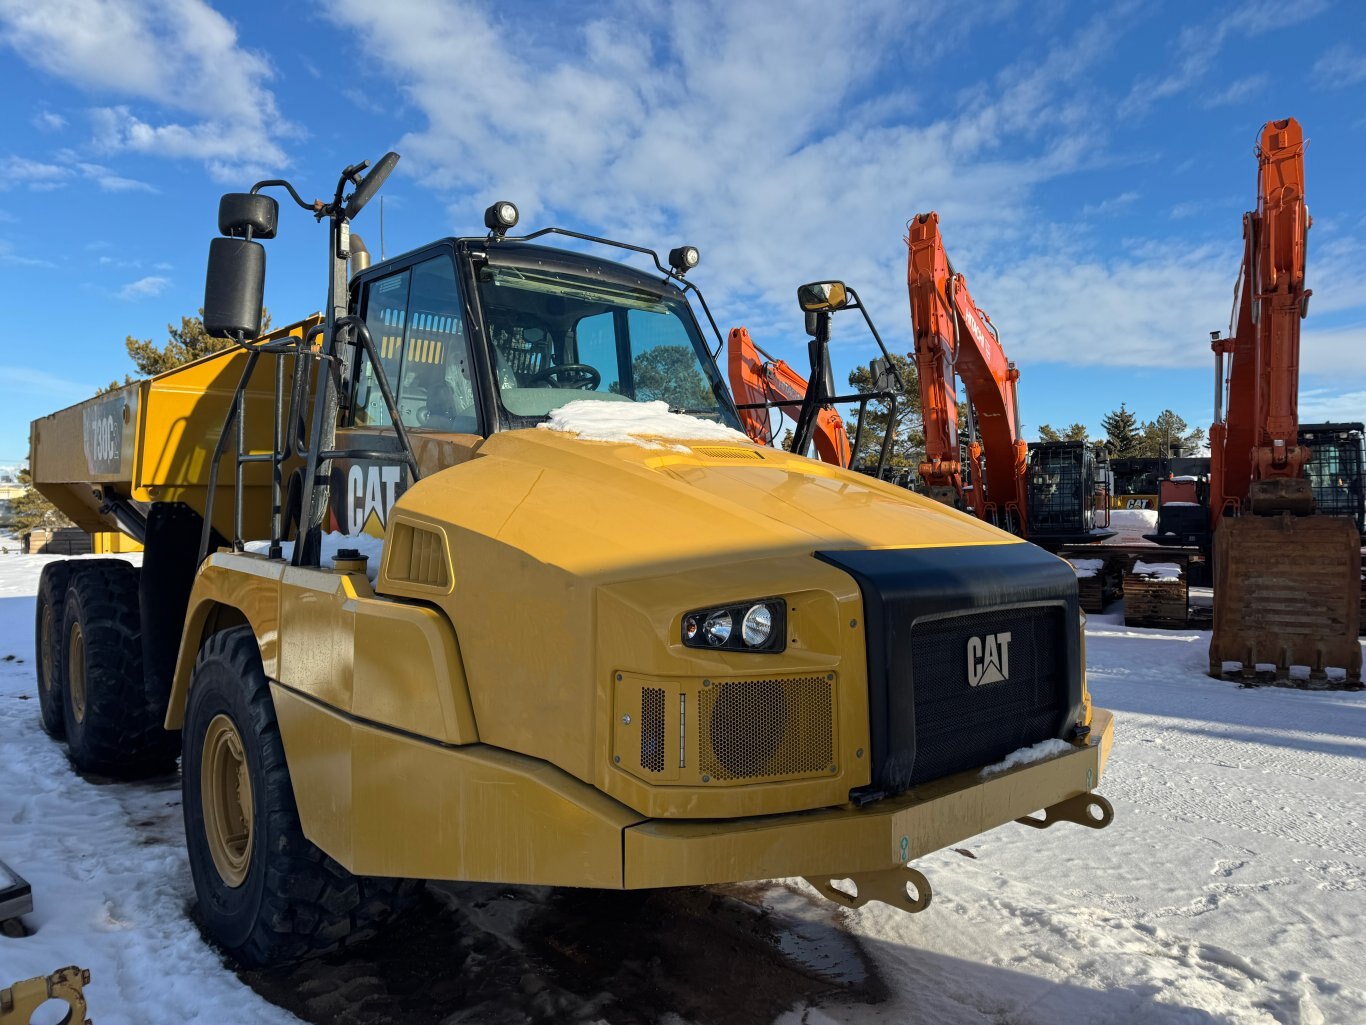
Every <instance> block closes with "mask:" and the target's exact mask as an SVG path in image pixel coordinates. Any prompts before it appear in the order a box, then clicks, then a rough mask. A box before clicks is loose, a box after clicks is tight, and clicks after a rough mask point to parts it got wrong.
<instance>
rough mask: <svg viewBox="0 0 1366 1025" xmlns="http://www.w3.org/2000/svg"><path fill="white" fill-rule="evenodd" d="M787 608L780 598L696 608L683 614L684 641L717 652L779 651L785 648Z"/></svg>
mask: <svg viewBox="0 0 1366 1025" xmlns="http://www.w3.org/2000/svg"><path fill="white" fill-rule="evenodd" d="M786 611H787V603H786V602H784V601H783V600H782V599H781V598H764V599H761V600H759V601H747V602H739V603H737V604H735V605H722V606H719V607H717V608H710V609H698V610H696V611H695V612H689V613H687V614H686V615H685V616H684V617H683V643H684V644H686V645H687V646H688V647H690V648H711V649H714V650H719V651H754V652H761V651H762V652H778V651H782V650H783V649H784V648H786V647H787V637H786V634H787V616H786ZM737 624H738V629H737Z"/></svg>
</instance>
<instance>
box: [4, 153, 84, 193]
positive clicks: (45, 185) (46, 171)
mask: <svg viewBox="0 0 1366 1025" xmlns="http://www.w3.org/2000/svg"><path fill="white" fill-rule="evenodd" d="M0 176H3V177H4V178H5V180H6V181H8V182H10V183H11V184H12V185H13V186H14V187H16V188H26V189H30V190H32V191H34V192H46V191H49V190H51V189H60V188H61V187H62V186H63V185H65V184H66V183H67V180H68V179H69V178H71V176H72V171H71V168H69V167H64V166H62V165H60V164H50V163H47V162H46V161H42V160H30V159H29V158H28V157H14V156H10V157H4V158H3V159H0Z"/></svg>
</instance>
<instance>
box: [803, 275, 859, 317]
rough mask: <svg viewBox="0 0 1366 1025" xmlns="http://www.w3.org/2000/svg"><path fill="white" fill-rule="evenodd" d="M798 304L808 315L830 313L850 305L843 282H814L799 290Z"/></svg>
mask: <svg viewBox="0 0 1366 1025" xmlns="http://www.w3.org/2000/svg"><path fill="white" fill-rule="evenodd" d="M797 304H798V305H799V306H801V308H802V309H803V310H805V311H806V312H807V313H830V312H833V311H834V310H842V309H844V308H845V307H846V306H848V305H849V293H848V291H847V290H846V289H845V287H844V282H843V281H813V282H811V283H810V284H808V285H802V286H801V287H800V288H798V289H797Z"/></svg>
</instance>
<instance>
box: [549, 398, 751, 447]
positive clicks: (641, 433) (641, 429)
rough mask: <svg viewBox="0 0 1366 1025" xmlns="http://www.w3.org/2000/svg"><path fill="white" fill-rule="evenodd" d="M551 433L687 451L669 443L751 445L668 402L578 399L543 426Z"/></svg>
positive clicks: (561, 408) (726, 429)
mask: <svg viewBox="0 0 1366 1025" xmlns="http://www.w3.org/2000/svg"><path fill="white" fill-rule="evenodd" d="M539 426H540V427H541V428H543V429H544V430H547V431H562V432H564V433H565V434H574V435H577V436H578V437H580V438H582V439H583V440H585V441H611V442H617V443H619V444H620V443H625V444H629V445H639V446H640V447H641V448H655V449H673V450H676V451H681V452H686V451H687V448H686V447H684V446H682V445H669V444H664V442H669V441H726V442H730V443H731V444H741V445H748V444H750V440H749V439H748V438H747V437H745V436H744V435H743V434H741V433H740V432H739V431H734V430H731V429H730V428H729V427H725V426H722V425H721V424H718V423H713V422H712V421H711V420H701V419H699V418H698V417H695V416H687V415H686V414H684V413H670V412H669V404H668V403H667V402H662V401H661V402H600V401H596V400H594V399H578V400H576V401H574V402H568V403H565V404H564V405H563V406H561V407H560V408H559V409H553V410H551V411H550V419H549V421H547V422H546V423H543V424H540V425H539Z"/></svg>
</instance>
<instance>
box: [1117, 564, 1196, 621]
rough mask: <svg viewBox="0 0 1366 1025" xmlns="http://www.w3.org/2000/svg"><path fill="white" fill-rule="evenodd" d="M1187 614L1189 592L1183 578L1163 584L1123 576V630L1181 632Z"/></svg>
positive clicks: (1151, 578)
mask: <svg viewBox="0 0 1366 1025" xmlns="http://www.w3.org/2000/svg"><path fill="white" fill-rule="evenodd" d="M1189 611H1190V589H1189V588H1188V586H1187V584H1186V574H1185V571H1184V570H1183V571H1182V573H1181V576H1180V577H1179V578H1177V579H1175V580H1163V579H1160V578H1159V577H1156V576H1153V575H1150V574H1147V573H1135V572H1133V571H1132V570H1131V571H1130V572H1128V573H1126V574H1124V623H1125V625H1126V626H1148V627H1158V628H1161V629H1164V630H1172V629H1181V628H1182V627H1184V626H1185V625H1186V622H1187V619H1188V618H1189Z"/></svg>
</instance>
